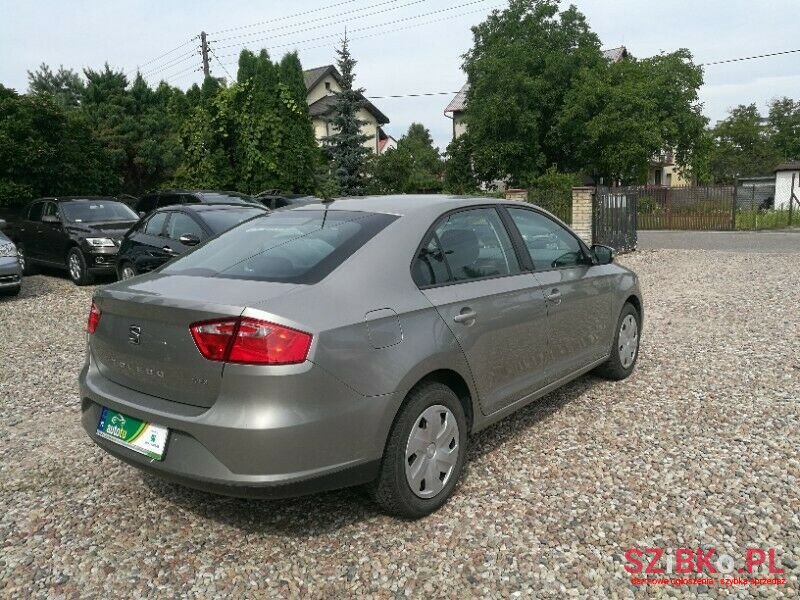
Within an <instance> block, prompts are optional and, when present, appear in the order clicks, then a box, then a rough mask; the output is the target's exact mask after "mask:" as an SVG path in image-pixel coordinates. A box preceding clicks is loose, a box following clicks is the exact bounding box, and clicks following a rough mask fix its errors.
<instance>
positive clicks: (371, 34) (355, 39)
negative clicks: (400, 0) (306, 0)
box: [220, 5, 505, 66]
mask: <svg viewBox="0 0 800 600" xmlns="http://www.w3.org/2000/svg"><path fill="white" fill-rule="evenodd" d="M503 6H505V5H497V6H490V7H489V10H495V9H498V8H503ZM485 10H486V9H485V8H479V9H476V10H468V11H465V12H461V13H459V14H457V15H452V16H449V17H443V18H438V19H430V20H428V21H423V22H421V23H412V24H411V25H406V26H405V27H395V28H394V29H392V30H391V31H390V32H388V33H398V32H401V31H406V30H408V29H415V28H417V27H422V26H424V25H432V24H435V23H442V22H444V21H452V20H453V19H460V18H462V17H465V16H467V15H471V14H475V13H481V12H484V11H485ZM389 24H391V23H389ZM385 26H387V24H386V23H380V24H377V25H371V26H369V27H362V28H359V29H356V30H350V31H351V32H352V31H363V30H366V29H373V28H375V27H385ZM385 35H387V32H384V31H379V32H376V33H370V34H367V35H360V36H353V37H351V36H350V35H348V40H350V41H358V40H365V39H368V38H373V37H378V36H385ZM339 36H340V34H338V33H336V34H333V35H328V36H321V37H317V38H311V39H306V40H299V41H296V42H290V43H288V44H281V45H279V46H270V47H269V48H267V50H275V49H278V48H286V47H289V46H294V47H295V49H297V50H313V49H315V48H327V47H328V46H329V43H324V44H316V45H313V46H298V45H297V44H303V43H305V42H313V41H318V40H321V39H326V38H327V39H331V38H338V37H339ZM231 56H236V54H225V55H223V56H221V57H220V58H227V57H231ZM226 64H227V65H228V66H233V65H235V64H236V63H235V62H229V63H226Z"/></svg>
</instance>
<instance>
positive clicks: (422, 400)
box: [367, 382, 467, 519]
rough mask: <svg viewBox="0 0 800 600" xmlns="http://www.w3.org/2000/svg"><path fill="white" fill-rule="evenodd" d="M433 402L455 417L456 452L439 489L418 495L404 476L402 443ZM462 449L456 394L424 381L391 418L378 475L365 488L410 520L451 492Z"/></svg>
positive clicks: (432, 508) (464, 425)
mask: <svg viewBox="0 0 800 600" xmlns="http://www.w3.org/2000/svg"><path fill="white" fill-rule="evenodd" d="M437 405H438V406H444V407H445V408H447V409H449V411H450V412H451V413H452V414H453V416H454V417H455V421H456V424H457V426H458V455H457V459H456V462H455V465H454V466H453V470H452V471H451V472H450V475H449V478H448V479H446V482H445V485H444V487H443V488H442V489H441V491H439V492H438V493H437V494H436V495H435V496H433V497H431V498H421V497H419V496H418V495H417V494H416V493H415V492H414V491H413V490H412V489H411V486H410V485H409V482H408V480H407V478H406V445H407V444H408V440H409V436H410V435H411V433H412V428H414V427H415V426H417V420H418V418H420V417H421V416H422V413H423V412H424V411H425V410H426V409H428V408H430V407H432V406H437ZM455 437H456V436H453V438H455ZM466 452H467V420H466V417H465V416H464V409H463V407H462V406H461V402H460V401H459V399H458V396H456V394H455V393H454V392H453V390H451V389H450V388H449V387H447V386H446V385H444V384H441V383H437V382H429V383H424V384H422V385H420V386H418V387H416V388H414V389H413V390H412V391H411V392H409V394H408V396H407V398H406V401H405V403H404V404H403V407H402V408H401V409H400V412H399V413H398V415H397V417H396V418H395V422H394V424H393V425H392V430H391V433H390V434H389V440H388V441H387V443H386V450H385V451H384V455H383V460H382V462H381V471H380V475H379V476H378V478H377V479H376V480H375V481H374V482H373V483H372V484H370V485H369V486H368V488H367V490H368V492H369V494H370V496H371V497H372V499H373V500H374V501H375V502H376V503H377V504H378V505H379V506H380V507H381V508H382V509H383V510H384V511H385V512H386V513H388V514H390V515H395V516H399V517H405V518H411V519H417V518H419V517H424V516H425V515H429V514H430V513H432V512H434V511H435V510H437V509H438V508H439V507H441V506H442V505H443V504H444V503H445V502H447V500H448V498H450V496H451V495H452V493H453V490H454V489H455V487H456V485H457V484H458V480H459V478H460V476H461V471H462V470H463V468H464V457H465V456H466Z"/></svg>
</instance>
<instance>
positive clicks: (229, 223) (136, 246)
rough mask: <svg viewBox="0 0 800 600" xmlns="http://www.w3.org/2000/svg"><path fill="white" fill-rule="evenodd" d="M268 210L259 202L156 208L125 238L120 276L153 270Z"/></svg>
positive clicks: (119, 257)
mask: <svg viewBox="0 0 800 600" xmlns="http://www.w3.org/2000/svg"><path fill="white" fill-rule="evenodd" d="M268 212H269V211H268V210H267V209H266V208H264V207H262V206H257V205H252V206H248V205H244V204H184V205H177V206H169V207H166V208H160V209H158V210H156V211H155V212H154V213H153V214H151V215H150V216H148V217H146V218H144V219H142V220H141V221H140V222H139V223H137V224H136V226H135V227H133V228H132V229H131V230H130V231H129V232H128V233H127V234H126V235H125V237H124V239H123V240H122V245H121V246H120V250H119V256H118V259H117V277H118V278H119V279H130V278H131V277H135V276H136V275H139V274H140V273H146V272H148V271H152V270H153V269H155V268H156V267H160V266H161V265H163V264H164V263H165V262H167V261H168V260H170V259H171V258H173V257H175V256H179V255H181V254H183V253H184V252H186V251H188V250H189V249H191V248H192V247H193V246H196V245H197V244H199V243H200V242H202V241H205V240H206V239H208V238H210V237H213V236H215V235H217V234H218V233H222V232H223V231H226V230H227V229H230V228H231V227H234V226H235V225H238V224H239V223H242V222H244V221H247V220H248V219H252V218H253V217H258V216H260V215H264V214H266V213H268Z"/></svg>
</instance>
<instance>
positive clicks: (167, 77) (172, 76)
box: [162, 65, 203, 82]
mask: <svg viewBox="0 0 800 600" xmlns="http://www.w3.org/2000/svg"><path fill="white" fill-rule="evenodd" d="M202 70H203V68H202V67H198V66H197V65H191V66H189V67H187V68H185V69H182V70H181V71H178V72H177V73H173V74H172V75H168V76H166V77H162V80H163V81H167V82H169V81H172V80H174V79H176V78H178V77H180V76H181V75H184V74H188V73H189V72H190V71H194V72H199V71H202Z"/></svg>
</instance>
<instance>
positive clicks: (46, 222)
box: [7, 197, 138, 285]
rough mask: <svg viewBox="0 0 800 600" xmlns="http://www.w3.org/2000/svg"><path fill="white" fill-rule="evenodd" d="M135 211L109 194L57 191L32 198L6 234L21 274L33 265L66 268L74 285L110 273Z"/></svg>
mask: <svg viewBox="0 0 800 600" xmlns="http://www.w3.org/2000/svg"><path fill="white" fill-rule="evenodd" d="M137 220H138V217H137V215H136V213H135V212H133V211H132V210H131V209H130V208H129V207H128V206H126V205H125V204H123V203H122V202H119V201H118V200H116V199H115V198H106V197H61V198H42V199H39V200H34V201H33V202H31V203H30V204H29V205H28V206H27V207H25V208H24V209H23V211H22V213H21V215H20V219H19V220H18V221H17V222H15V223H12V224H10V225H9V226H8V232H7V235H8V237H9V238H11V240H12V241H13V242H14V243H15V244H16V246H17V252H18V253H19V262H20V265H21V266H22V269H23V271H24V273H25V274H26V275H31V274H33V273H35V272H36V267H37V266H49V267H56V268H60V269H66V270H67V271H68V272H69V276H70V278H71V279H72V281H73V282H75V284H77V285H88V284H90V283H92V282H93V281H94V276H95V275H99V274H110V273H114V271H115V267H116V259H117V251H118V250H119V244H120V241H121V240H122V236H123V235H124V234H125V232H127V231H128V229H130V228H131V226H133V225H134V224H135V223H136V221H137Z"/></svg>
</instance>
